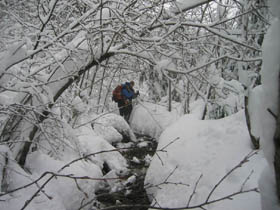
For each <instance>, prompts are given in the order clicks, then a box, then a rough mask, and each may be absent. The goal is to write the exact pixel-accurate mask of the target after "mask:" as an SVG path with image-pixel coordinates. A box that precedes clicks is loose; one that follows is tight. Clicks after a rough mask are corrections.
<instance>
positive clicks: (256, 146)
mask: <svg viewBox="0 0 280 210" xmlns="http://www.w3.org/2000/svg"><path fill="white" fill-rule="evenodd" d="M244 100H245V117H246V124H247V127H248V131H249V135H250V138H251V142H252V144H253V146H254V149H259V148H260V139H259V138H257V137H255V136H254V135H253V134H252V131H251V122H250V115H249V110H248V103H249V97H248V96H245V97H244Z"/></svg>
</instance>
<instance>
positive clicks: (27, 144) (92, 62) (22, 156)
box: [18, 53, 114, 168]
mask: <svg viewBox="0 0 280 210" xmlns="http://www.w3.org/2000/svg"><path fill="white" fill-rule="evenodd" d="M113 55H114V53H106V54H104V55H102V56H101V57H100V59H99V60H98V61H97V60H95V59H92V60H90V61H89V62H88V63H87V65H85V66H83V67H81V69H80V70H79V71H78V73H77V75H75V76H73V77H71V78H70V79H68V80H67V81H66V82H65V84H64V85H63V86H62V87H61V88H60V89H59V90H57V92H56V94H55V95H54V99H53V101H54V102H56V100H57V99H58V98H59V97H60V96H61V95H62V94H63V93H64V91H65V90H67V88H69V87H70V86H71V85H72V84H73V82H75V81H77V80H78V79H80V77H81V76H82V75H83V74H84V73H86V72H87V71H89V70H90V68H92V67H93V66H95V65H98V64H99V63H101V62H102V61H104V60H106V59H109V58H110V57H111V56H113ZM53 105H54V103H53V104H50V105H49V110H51V108H52V106H53ZM49 114H50V112H49V111H44V112H43V115H42V116H40V118H39V121H38V122H37V124H40V123H42V122H43V121H44V120H45V119H47V117H48V115H49ZM38 130H39V128H38V127H37V126H34V127H33V129H32V130H31V132H30V134H29V141H28V142H25V143H24V146H23V149H22V151H21V153H20V154H19V156H18V163H19V165H20V166H21V167H22V168H24V165H25V161H26V158H27V155H28V152H29V150H30V147H31V144H32V142H33V140H34V137H35V135H36V133H37V131H38Z"/></svg>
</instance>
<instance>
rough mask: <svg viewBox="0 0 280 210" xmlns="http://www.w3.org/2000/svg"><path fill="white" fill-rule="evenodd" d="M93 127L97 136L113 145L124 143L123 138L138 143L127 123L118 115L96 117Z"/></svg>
mask: <svg viewBox="0 0 280 210" xmlns="http://www.w3.org/2000/svg"><path fill="white" fill-rule="evenodd" d="M92 127H93V128H94V131H95V132H96V133H97V134H99V135H100V136H102V137H103V138H104V139H105V140H107V141H108V142H109V143H111V144H112V143H116V142H120V141H122V139H123V136H125V137H127V138H129V139H130V140H132V141H134V142H136V141H137V140H136V137H135V135H134V133H133V131H132V130H131V128H130V127H129V125H128V124H127V122H126V121H125V120H124V118H123V117H121V116H119V115H117V114H113V113H110V114H106V115H103V116H99V117H96V120H95V121H94V122H93V123H92Z"/></svg>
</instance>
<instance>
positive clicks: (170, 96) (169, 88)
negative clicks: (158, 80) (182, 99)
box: [168, 80, 172, 112]
mask: <svg viewBox="0 0 280 210" xmlns="http://www.w3.org/2000/svg"><path fill="white" fill-rule="evenodd" d="M171 92H172V91H171V80H168V111H169V112H171V110H172V107H171V104H172V93H171Z"/></svg>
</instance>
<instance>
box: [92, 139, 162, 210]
mask: <svg viewBox="0 0 280 210" xmlns="http://www.w3.org/2000/svg"><path fill="white" fill-rule="evenodd" d="M137 139H138V141H137V142H128V143H117V144H115V145H114V146H115V147H116V148H119V149H121V154H122V155H123V156H124V157H125V158H126V159H127V162H128V164H129V173H128V174H127V175H126V177H124V178H123V180H121V181H120V182H115V184H116V183H117V185H115V186H114V187H113V188H111V186H110V184H109V185H104V187H102V188H101V189H100V190H99V191H98V192H96V198H97V201H98V202H96V204H95V205H96V206H97V207H103V208H104V207H108V206H115V205H135V204H139V205H149V204H150V202H149V199H148V197H147V194H146V191H145V187H144V179H145V175H146V171H147V169H148V167H149V165H150V162H151V158H152V156H153V155H154V153H155V151H156V148H157V142H156V141H155V140H154V139H153V138H151V137H148V136H139V135H138V136H137ZM127 147H130V148H131V149H128V150H127V149H125V150H122V148H127ZM106 168H107V166H106V165H104V168H103V170H104V171H103V172H105V173H106ZM107 172H108V176H110V175H109V174H110V172H109V171H107ZM105 176H106V175H105ZM112 184H113V183H112ZM116 209H118V210H120V209H125V208H121V207H120V208H117V207H116ZM134 209H135V210H145V209H147V208H144V207H136V208H134Z"/></svg>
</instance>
